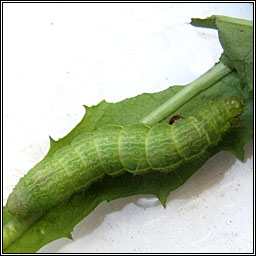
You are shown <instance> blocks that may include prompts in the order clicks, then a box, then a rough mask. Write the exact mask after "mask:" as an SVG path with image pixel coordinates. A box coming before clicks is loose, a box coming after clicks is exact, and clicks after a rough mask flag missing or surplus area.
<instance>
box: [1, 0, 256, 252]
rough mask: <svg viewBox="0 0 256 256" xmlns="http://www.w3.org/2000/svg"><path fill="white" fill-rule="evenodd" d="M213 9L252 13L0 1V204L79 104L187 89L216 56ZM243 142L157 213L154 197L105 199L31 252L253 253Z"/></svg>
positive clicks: (208, 7) (78, 112) (245, 7)
mask: <svg viewBox="0 0 256 256" xmlns="http://www.w3.org/2000/svg"><path fill="white" fill-rule="evenodd" d="M212 14H222V15H229V16H234V17H239V18H247V19H252V17H253V6H252V4H248V3H247V4H238V3H236V4H234V3H233V4H223V3H218V4H213V3H212V4H210V3H207V4H177V3H165V4H131V3H130V4H124V3H123V4H88V3H87V4H63V3H61V4H46V3H44V4H17V3H16V4H4V30H3V31H4V87H3V90H4V127H3V128H4V155H3V156H4V166H3V167H4V187H3V189H4V203H5V202H6V199H7V197H8V194H9V193H10V192H11V190H12V188H13V186H14V185H15V184H16V183H17V182H18V180H19V178H20V177H21V176H23V175H24V174H25V173H26V172H27V171H28V170H29V168H31V167H32V166H33V165H34V164H35V163H36V162H38V161H39V160H41V159H42V158H43V156H44V154H45V153H46V152H47V151H48V148H49V139H48V135H51V136H52V137H53V138H54V139H58V138H60V137H63V136H64V135H66V134H67V133H68V132H69V131H70V130H71V129H72V128H73V127H74V126H75V125H76V124H77V123H78V122H79V121H80V120H81V118H82V116H83V115H84V109H83V107H82V105H83V104H86V105H88V106H90V105H92V104H97V103H98V102H99V101H100V100H102V99H106V100H107V101H110V102H116V101H120V100H122V99H125V98H127V97H132V96H135V95H138V94H141V93H143V92H156V91H160V90H163V89H166V88H167V87H169V86H171V85H173V84H186V83H188V82H190V81H192V80H194V79H195V78H197V77H198V76H200V75H201V74H202V73H204V72H205V71H206V70H208V69H209V68H210V67H211V66H213V64H214V63H215V62H216V61H217V60H218V58H219V57H220V55H221V52H222V49H221V46H220V44H219V43H218V38H217V32H216V31H215V30H209V29H201V28H195V27H193V26H190V25H189V24H188V23H189V22H190V19H191V17H202V18H204V17H207V16H210V15H212ZM252 154H253V153H252V142H250V143H249V144H248V145H247V147H246V159H245V163H241V162H240V161H239V160H236V158H235V157H234V156H232V155H231V154H230V153H227V152H222V153H219V154H217V155H216V156H215V157H213V158H212V159H210V160H209V161H208V162H207V163H206V164H205V165H204V167H203V168H201V170H199V171H198V172H197V173H196V174H195V175H194V176H193V177H192V178H191V179H190V180H189V181H188V182H187V183H186V184H185V185H184V186H182V187H180V188H179V189H177V190H176V191H174V192H173V193H171V195H170V196H169V198H168V202H167V207H166V209H163V207H162V206H161V205H160V203H159V202H158V201H157V200H156V199H155V198H154V197H150V196H148V197H143V196H133V197H129V198H125V199H120V200H116V201H114V202H111V203H102V204H101V205H99V206H98V207H97V208H96V209H95V211H93V213H92V214H90V215H89V216H88V217H87V218H86V219H84V221H82V222H81V223H80V224H79V225H77V226H76V227H75V230H74V232H73V234H72V235H73V238H74V241H69V240H68V239H60V240H58V241H55V242H53V243H51V244H49V245H47V246H45V247H44V248H42V249H40V251H39V252H44V253H48V252H58V253H60V252H66V253H68V252H70V253H71V252H172V253H174V252H182V253H185V252H202V253H206V252H216V253H217V252H226V253H231V252H237V253H242V252H243V253H245V252H252V247H253V231H252V224H253V212H252V211H253V210H252V199H253V182H252V180H253V174H252V171H253V170H252V169H253V163H252Z"/></svg>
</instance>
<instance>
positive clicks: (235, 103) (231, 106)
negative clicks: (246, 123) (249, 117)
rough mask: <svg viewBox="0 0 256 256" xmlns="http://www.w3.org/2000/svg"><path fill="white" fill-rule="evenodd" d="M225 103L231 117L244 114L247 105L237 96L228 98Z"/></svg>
mask: <svg viewBox="0 0 256 256" xmlns="http://www.w3.org/2000/svg"><path fill="white" fill-rule="evenodd" d="M225 103H226V105H227V108H228V110H229V113H230V115H231V117H236V116H238V115H240V114H241V113H243V112H244V109H245V104H244V102H243V101H242V100H241V99H240V98H238V97H236V96H233V97H230V98H228V99H227V100H226V102H225Z"/></svg>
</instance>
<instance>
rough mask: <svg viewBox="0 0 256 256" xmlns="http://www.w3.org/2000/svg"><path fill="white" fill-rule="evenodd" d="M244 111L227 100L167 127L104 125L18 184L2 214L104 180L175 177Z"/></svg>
mask: <svg viewBox="0 0 256 256" xmlns="http://www.w3.org/2000/svg"><path fill="white" fill-rule="evenodd" d="M243 110H244V105H243V102H242V101H241V100H240V99H238V98H236V97H231V98H229V99H226V100H219V101H216V102H211V103H208V104H207V105H205V107H204V108H202V109H201V110H200V111H198V112H197V113H196V114H195V115H191V116H186V117H184V118H180V119H178V120H176V121H175V122H174V123H173V124H172V125H169V124H165V123H159V124H156V125H154V126H152V127H151V126H149V125H146V124H141V123H136V124H131V125H128V126H118V125H108V126H105V127H102V128H99V129H97V130H96V131H95V132H93V133H86V134H82V135H80V136H78V137H76V138H75V139H73V141H72V142H71V143H70V145H68V146H65V147H62V148H60V149H59V150H57V151H56V152H55V153H54V154H53V155H52V156H51V157H48V158H45V159H44V160H42V161H41V162H39V163H38V164H37V165H35V166H34V167H33V168H32V169H31V170H30V171H29V172H28V173H27V174H26V175H25V176H24V177H23V178H21V179H20V181H19V183H18V184H17V185H16V186H15V188H14V190H13V192H12V193H11V194H10V196H9V198H8V201H7V209H8V210H9V211H10V212H11V213H12V214H14V215H16V216H20V217H25V216H28V215H30V214H33V213H38V212H40V211H43V212H45V211H47V210H49V209H50V208H52V207H54V206H56V205H58V204H59V203H61V202H62V201H64V200H66V199H68V198H70V197H71V196H72V195H73V194H74V193H78V192H81V191H82V190H84V189H86V188H88V187H89V186H90V184H92V183H93V182H95V181H97V180H99V179H100V178H102V177H103V176H104V175H111V176H115V175H120V174H122V173H124V172H126V171H128V172H130V173H132V174H134V175H141V174H143V173H146V172H148V171H150V170H153V171H161V172H170V171H175V169H176V168H177V167H179V166H180V165H181V164H183V163H184V162H185V161H188V160H190V159H193V158H194V157H198V156H200V155H201V154H202V153H204V152H205V150H206V149H207V148H209V147H212V146H215V145H216V144H217V143H218V142H219V141H220V140H221V138H222V135H223V134H224V133H225V132H226V131H227V130H228V129H229V128H230V124H231V122H232V121H233V120H234V118H235V117H236V116H238V115H239V114H241V113H242V112H243Z"/></svg>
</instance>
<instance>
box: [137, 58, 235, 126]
mask: <svg viewBox="0 0 256 256" xmlns="http://www.w3.org/2000/svg"><path fill="white" fill-rule="evenodd" d="M231 71H232V70H231V69H230V68H229V67H227V66H226V65H224V64H223V63H222V62H219V63H218V64H216V65H215V66H214V67H212V68H211V69H210V70H209V71H207V72H206V73H204V74H203V75H202V76H200V77H199V78H197V79H196V80H194V81H193V82H191V83H190V84H188V85H186V86H184V89H182V90H181V91H179V92H178V93H177V94H175V95H174V96H173V97H172V98H170V99H169V100H167V101H166V102H165V103H163V104H162V105H160V106H159V107H158V108H156V109H155V110H154V111H153V112H151V113H149V114H148V115H147V116H145V117H144V118H142V119H141V120H140V122H141V123H145V124H149V125H154V124H156V123H158V122H160V121H162V120H163V119H165V118H166V117H167V116H168V115H170V114H171V113H173V112H174V111H175V110H177V109H178V108H180V107H181V106H182V105H184V104H185V103H187V102H188V101H189V100H190V99H192V98H193V97H194V96H196V95H197V94H199V93H200V92H202V91H204V90H205V89H207V88H209V87H210V86H212V85H213V84H215V83H216V82H218V81H219V80H220V79H221V78H223V77H224V76H226V75H227V74H229V73H230V72H231Z"/></svg>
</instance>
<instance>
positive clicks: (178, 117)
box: [169, 115, 184, 125]
mask: <svg viewBox="0 0 256 256" xmlns="http://www.w3.org/2000/svg"><path fill="white" fill-rule="evenodd" d="M180 118H184V117H183V116H180V115H176V116H173V117H172V118H171V120H170V122H169V124H170V125H172V124H173V123H174V122H175V121H176V120H178V119H180Z"/></svg>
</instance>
